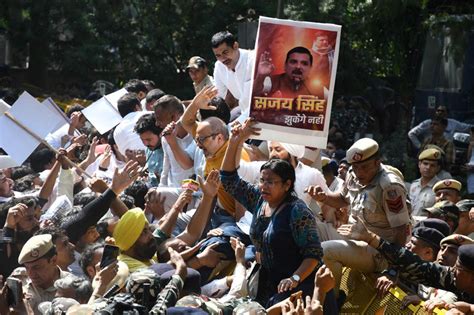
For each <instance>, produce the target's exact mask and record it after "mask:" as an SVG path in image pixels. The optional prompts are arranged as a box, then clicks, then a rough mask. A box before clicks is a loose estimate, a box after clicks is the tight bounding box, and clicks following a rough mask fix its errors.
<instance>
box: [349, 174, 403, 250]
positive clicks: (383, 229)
mask: <svg viewBox="0 0 474 315" xmlns="http://www.w3.org/2000/svg"><path fill="white" fill-rule="evenodd" d="M341 196H343V197H344V198H345V199H346V201H347V202H349V205H350V208H351V215H352V216H353V217H357V216H358V217H360V218H361V219H362V220H363V222H364V223H365V225H366V226H367V228H368V229H369V230H370V231H372V232H374V233H375V234H377V235H379V236H380V237H381V238H383V239H385V240H388V241H390V242H393V241H395V238H396V229H395V228H397V227H399V226H402V225H405V224H409V223H410V215H409V213H408V207H407V203H406V199H407V191H406V188H405V185H404V183H403V180H402V179H401V178H400V177H398V176H397V175H396V174H395V173H393V172H391V171H389V170H387V169H385V168H384V167H383V166H381V167H380V170H379V171H378V173H377V174H376V175H375V177H374V179H373V180H372V182H371V183H369V184H368V185H366V186H362V185H361V184H360V183H359V182H358V180H357V178H356V177H355V174H354V172H353V171H352V169H350V170H349V172H348V173H347V179H346V181H345V183H344V186H343V188H342V191H341Z"/></svg>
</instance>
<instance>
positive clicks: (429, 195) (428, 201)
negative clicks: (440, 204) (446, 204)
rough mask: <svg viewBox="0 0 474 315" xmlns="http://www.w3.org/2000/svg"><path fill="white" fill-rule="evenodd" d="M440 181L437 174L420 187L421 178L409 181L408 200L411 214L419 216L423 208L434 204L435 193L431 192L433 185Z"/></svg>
mask: <svg viewBox="0 0 474 315" xmlns="http://www.w3.org/2000/svg"><path fill="white" fill-rule="evenodd" d="M438 181H440V179H439V178H438V176H435V177H433V178H432V179H431V180H430V181H429V182H428V184H426V185H425V186H424V187H421V178H418V179H416V180H414V181H413V183H411V186H410V201H411V207H412V210H413V212H412V215H415V216H421V215H423V214H422V210H423V209H424V208H428V207H431V206H433V205H434V204H435V197H436V194H435V193H434V192H433V186H434V185H435V184H436V183H437V182H438Z"/></svg>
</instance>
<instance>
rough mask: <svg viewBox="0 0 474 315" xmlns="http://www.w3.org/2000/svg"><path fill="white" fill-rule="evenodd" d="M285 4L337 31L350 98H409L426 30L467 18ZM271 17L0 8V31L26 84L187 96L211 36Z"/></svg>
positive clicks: (387, 0)
mask: <svg viewBox="0 0 474 315" xmlns="http://www.w3.org/2000/svg"><path fill="white" fill-rule="evenodd" d="M282 4H283V16H282V18H290V19H295V20H306V21H318V22H327V23H336V24H341V25H342V26H343V29H342V40H341V55H340V62H339V69H338V77H337V83H336V92H338V91H339V93H352V94H358V93H361V91H364V89H365V88H366V87H367V85H370V82H371V78H374V77H383V78H388V79H390V80H392V82H394V81H395V82H397V84H398V85H399V86H398V88H399V89H400V90H402V91H405V90H406V91H410V89H412V88H413V86H414V83H415V82H416V76H417V71H418V65H419V62H420V58H421V52H422V48H423V43H424V38H425V36H426V32H427V30H428V29H431V28H433V25H435V24H436V23H433V21H437V20H438V19H440V18H442V17H443V16H444V17H445V16H446V15H449V14H459V13H461V12H462V13H470V12H472V4H470V3H469V1H434V0H433V1H429V0H400V1H391V0H364V1H362V0H319V1H315V0H298V1H296V0H293V1H292V0H287V1H282ZM276 12H277V1H256V0H253V1H252V0H244V1H242V0H223V1H217V0H208V1H203V0H160V1H158V0H116V1H107V0H82V1H77V0H66V1H64V0H4V1H2V2H1V3H0V30H1V29H3V30H4V31H5V33H6V34H7V35H8V38H9V39H10V41H11V42H12V44H13V46H14V47H17V48H18V49H16V50H15V52H17V54H15V55H14V58H16V59H25V57H26V55H29V66H30V68H29V72H30V80H31V82H32V83H35V84H37V85H39V86H41V85H42V84H44V82H45V80H46V79H47V70H48V69H55V70H59V71H60V72H61V73H62V75H64V76H68V77H73V78H77V80H78V81H82V82H89V83H90V82H91V80H93V79H96V78H98V77H100V76H103V78H104V79H109V80H113V81H114V83H116V84H119V83H120V82H123V81H124V80H127V79H129V78H132V77H137V78H147V79H152V80H154V81H156V82H157V83H158V85H159V86H160V87H162V88H163V89H165V90H167V91H169V92H172V93H176V94H178V95H179V94H180V93H183V94H184V95H185V96H189V95H190V93H191V88H190V84H182V83H183V80H189V79H188V78H187V75H186V74H185V73H183V71H182V69H183V68H184V67H185V65H186V62H187V60H188V59H189V57H191V56H193V55H201V56H203V57H205V58H206V59H208V60H210V61H213V60H214V57H213V55H212V51H211V48H210V44H209V42H210V37H211V36H212V34H214V33H215V32H217V31H220V30H223V29H229V30H230V31H233V32H236V31H237V25H238V23H240V22H242V21H256V20H258V16H259V15H265V16H275V14H276ZM187 83H189V81H188V82H187ZM185 86H186V87H185ZM408 94H409V92H408Z"/></svg>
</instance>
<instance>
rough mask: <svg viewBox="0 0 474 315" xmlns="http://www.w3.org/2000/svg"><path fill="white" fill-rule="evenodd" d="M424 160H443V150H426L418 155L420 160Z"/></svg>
mask: <svg viewBox="0 0 474 315" xmlns="http://www.w3.org/2000/svg"><path fill="white" fill-rule="evenodd" d="M422 160H433V161H439V160H441V152H439V150H436V149H427V150H424V151H423V152H421V153H420V155H419V156H418V161H422Z"/></svg>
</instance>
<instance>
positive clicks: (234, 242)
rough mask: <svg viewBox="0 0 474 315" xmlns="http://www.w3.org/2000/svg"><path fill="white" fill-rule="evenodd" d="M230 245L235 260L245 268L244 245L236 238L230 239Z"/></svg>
mask: <svg viewBox="0 0 474 315" xmlns="http://www.w3.org/2000/svg"><path fill="white" fill-rule="evenodd" d="M230 245H231V246H232V249H233V250H234V254H235V260H236V261H237V263H240V264H242V265H244V266H245V245H244V243H242V242H241V241H240V240H239V239H238V238H236V237H231V238H230Z"/></svg>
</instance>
